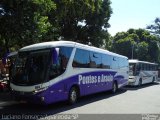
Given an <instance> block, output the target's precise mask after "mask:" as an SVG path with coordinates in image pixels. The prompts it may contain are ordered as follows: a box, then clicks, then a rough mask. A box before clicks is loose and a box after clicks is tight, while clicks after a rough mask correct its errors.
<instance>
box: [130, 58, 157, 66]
mask: <svg viewBox="0 0 160 120" xmlns="http://www.w3.org/2000/svg"><path fill="white" fill-rule="evenodd" d="M129 63H146V64H155V65H158V64H157V63H151V62H147V61H140V60H136V59H130V60H129Z"/></svg>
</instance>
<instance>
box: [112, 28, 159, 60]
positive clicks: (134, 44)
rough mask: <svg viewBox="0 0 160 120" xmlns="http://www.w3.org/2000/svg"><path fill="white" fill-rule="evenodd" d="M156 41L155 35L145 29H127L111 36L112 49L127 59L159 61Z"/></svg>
mask: <svg viewBox="0 0 160 120" xmlns="http://www.w3.org/2000/svg"><path fill="white" fill-rule="evenodd" d="M157 42H158V39H157V37H156V36H154V35H151V34H150V33H149V32H148V31H147V30H144V29H129V30H128V31H127V32H119V33H117V34H116V35H115V36H114V37H113V44H112V51H114V52H116V53H119V54H122V55H125V56H127V57H128V58H129V59H132V58H133V59H139V60H145V61H151V62H160V61H159V47H158V44H157Z"/></svg>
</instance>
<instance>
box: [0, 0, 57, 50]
mask: <svg viewBox="0 0 160 120" xmlns="http://www.w3.org/2000/svg"><path fill="white" fill-rule="evenodd" d="M0 4H1V5H2V6H3V9H4V10H5V11H7V12H6V13H10V14H9V15H8V14H5V15H4V16H2V17H1V18H0V26H1V29H0V36H1V39H0V40H1V41H4V44H3V45H4V46H5V51H10V50H11V49H12V48H13V49H18V48H20V47H22V46H25V45H29V44H33V43H37V42H42V41H44V40H51V38H54V34H51V33H54V26H53V25H52V24H51V23H50V21H49V18H48V14H49V13H50V12H51V11H53V10H55V9H56V6H55V4H54V2H53V1H52V0H7V1H6V0H2V1H1V3H0ZM49 33H50V36H49V37H50V38H49V37H48V34H49ZM44 38H45V39H44Z"/></svg>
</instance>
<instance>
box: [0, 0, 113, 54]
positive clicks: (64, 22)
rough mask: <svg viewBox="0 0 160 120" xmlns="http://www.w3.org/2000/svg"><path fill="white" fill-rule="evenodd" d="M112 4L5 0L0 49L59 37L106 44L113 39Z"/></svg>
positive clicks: (88, 0)
mask: <svg viewBox="0 0 160 120" xmlns="http://www.w3.org/2000/svg"><path fill="white" fill-rule="evenodd" d="M110 4H111V2H110V0H1V1H0V7H1V5H2V7H3V8H4V9H5V11H6V14H5V15H4V16H0V26H1V29H0V44H1V48H0V50H2V52H3V53H5V52H6V51H12V50H13V51H14V50H18V49H19V48H21V47H23V46H26V45H30V44H34V43H38V42H43V41H52V40H58V39H59V38H63V39H64V40H71V41H77V42H81V43H84V44H88V43H89V42H90V43H91V44H92V45H94V46H98V47H99V46H103V44H104V43H107V42H108V41H109V35H108V32H107V28H108V27H109V24H108V20H109V19H110V16H111V13H112V10H111V7H110ZM0 57H2V55H0Z"/></svg>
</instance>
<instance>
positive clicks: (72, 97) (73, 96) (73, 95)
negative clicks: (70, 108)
mask: <svg viewBox="0 0 160 120" xmlns="http://www.w3.org/2000/svg"><path fill="white" fill-rule="evenodd" d="M77 99H78V90H77V88H76V87H72V88H71V89H70V91H69V97H68V102H69V104H71V105H72V104H74V103H76V102H77Z"/></svg>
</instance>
